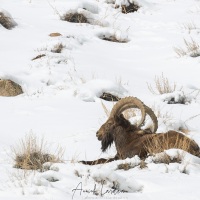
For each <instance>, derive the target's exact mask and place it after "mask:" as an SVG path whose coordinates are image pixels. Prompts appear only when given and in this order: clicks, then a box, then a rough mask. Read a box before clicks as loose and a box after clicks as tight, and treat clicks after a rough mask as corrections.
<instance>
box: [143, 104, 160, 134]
mask: <svg viewBox="0 0 200 200" xmlns="http://www.w3.org/2000/svg"><path fill="white" fill-rule="evenodd" d="M145 111H146V114H148V115H149V117H150V118H151V119H152V121H153V130H152V133H155V132H156V131H157V129H158V119H157V117H156V115H155V113H154V112H153V110H152V109H151V108H149V107H148V106H146V105H145Z"/></svg>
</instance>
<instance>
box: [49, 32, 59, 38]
mask: <svg viewBox="0 0 200 200" xmlns="http://www.w3.org/2000/svg"><path fill="white" fill-rule="evenodd" d="M49 36H50V37H58V36H62V34H60V33H50V34H49Z"/></svg>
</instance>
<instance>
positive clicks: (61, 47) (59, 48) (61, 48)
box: [51, 43, 64, 53]
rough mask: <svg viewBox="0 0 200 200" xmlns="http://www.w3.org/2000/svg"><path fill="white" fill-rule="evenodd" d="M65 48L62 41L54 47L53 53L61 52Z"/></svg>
mask: <svg viewBox="0 0 200 200" xmlns="http://www.w3.org/2000/svg"><path fill="white" fill-rule="evenodd" d="M63 48H64V46H63V44H62V43H58V44H56V45H55V46H54V47H53V49H51V52H53V53H61V52H62V50H63Z"/></svg>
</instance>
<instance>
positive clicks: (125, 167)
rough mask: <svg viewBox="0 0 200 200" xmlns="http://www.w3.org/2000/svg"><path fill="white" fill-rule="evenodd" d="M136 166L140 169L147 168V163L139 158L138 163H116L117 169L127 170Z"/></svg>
mask: <svg viewBox="0 0 200 200" xmlns="http://www.w3.org/2000/svg"><path fill="white" fill-rule="evenodd" d="M137 166H139V168H140V169H144V168H147V163H146V162H145V161H144V160H141V161H140V163H139V164H132V163H123V164H119V165H117V169H119V170H121V169H122V170H125V171H127V170H129V169H132V168H134V167H137Z"/></svg>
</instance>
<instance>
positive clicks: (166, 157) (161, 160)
mask: <svg viewBox="0 0 200 200" xmlns="http://www.w3.org/2000/svg"><path fill="white" fill-rule="evenodd" d="M153 161H154V163H156V164H158V163H165V164H170V163H181V162H182V156H181V154H178V156H177V157H174V158H171V157H170V156H169V155H167V154H166V153H165V152H164V153H163V154H160V155H159V156H158V157H157V158H154V160H153Z"/></svg>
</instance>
